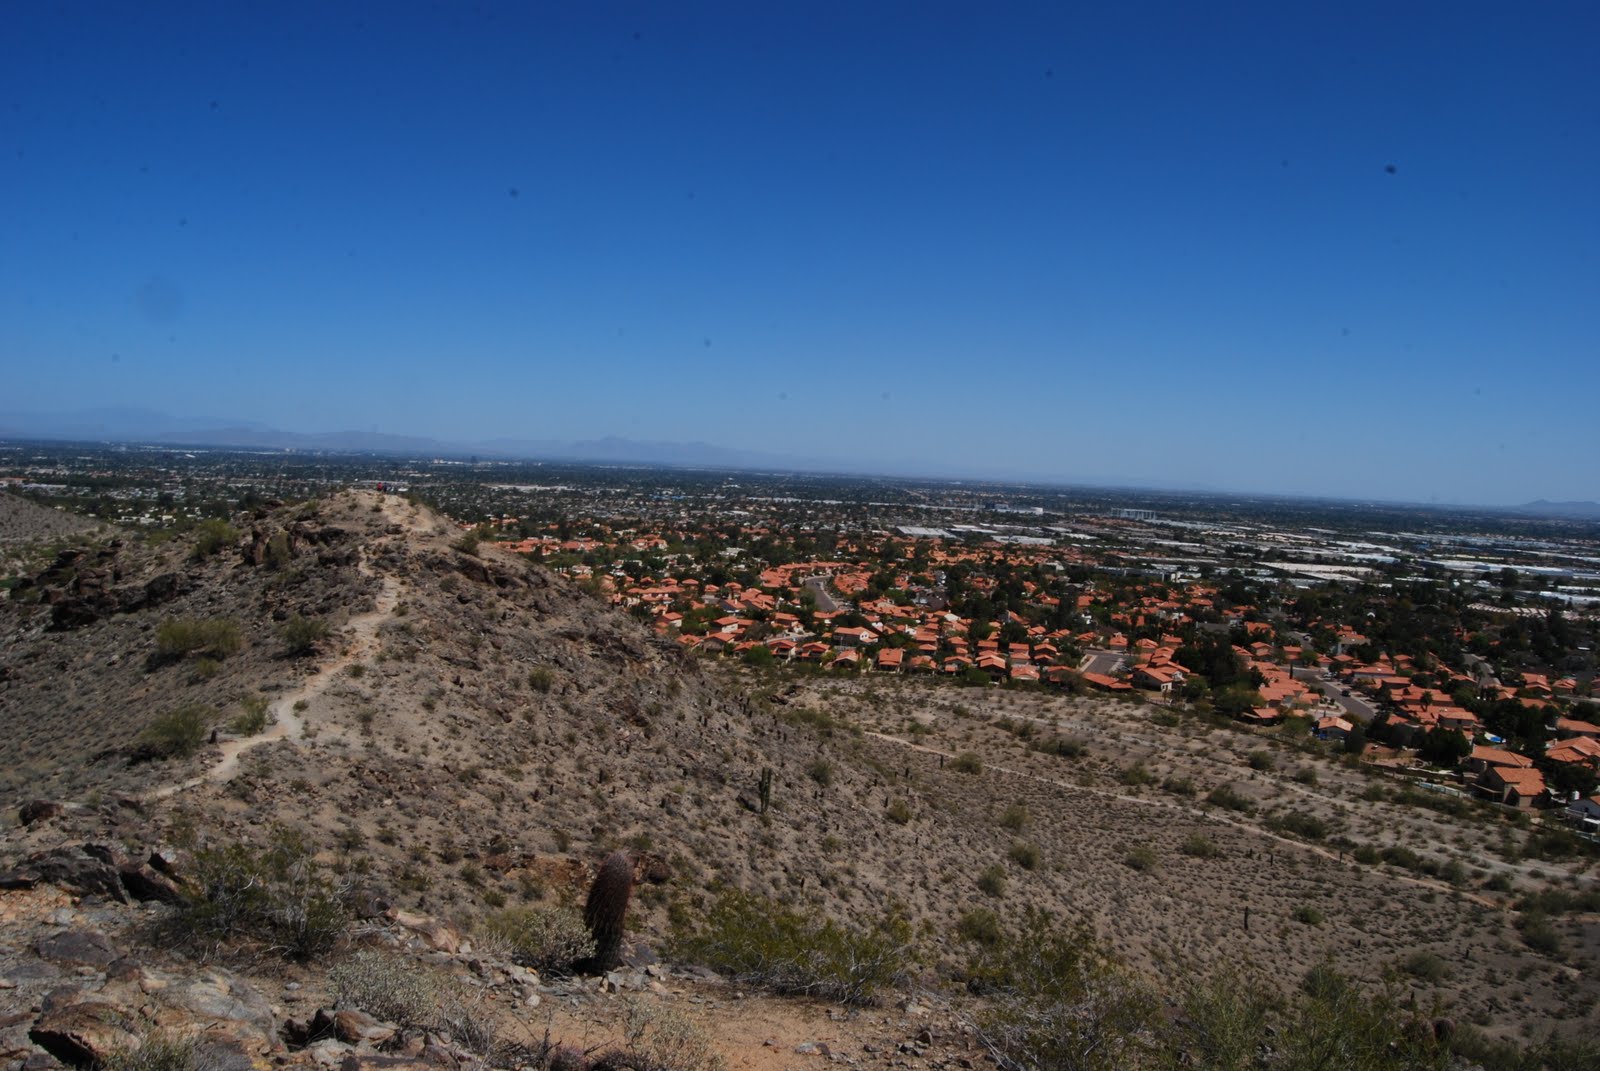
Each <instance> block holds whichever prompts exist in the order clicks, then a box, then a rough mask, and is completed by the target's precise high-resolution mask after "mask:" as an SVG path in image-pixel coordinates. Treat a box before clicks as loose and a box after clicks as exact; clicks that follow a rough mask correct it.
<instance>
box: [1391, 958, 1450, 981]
mask: <svg viewBox="0 0 1600 1071" xmlns="http://www.w3.org/2000/svg"><path fill="white" fill-rule="evenodd" d="M1400 969H1401V970H1403V971H1405V972H1406V973H1407V974H1409V975H1411V977H1413V978H1417V979H1420V980H1422V981H1424V982H1433V983H1435V984H1437V983H1439V982H1443V981H1447V980H1448V979H1449V978H1450V973H1451V971H1450V963H1449V961H1448V960H1446V959H1445V958H1444V957H1443V956H1440V955H1439V954H1438V953H1435V952H1425V951H1420V950H1419V951H1416V952H1413V953H1411V955H1409V956H1407V957H1406V958H1405V959H1404V960H1403V961H1401V963H1400Z"/></svg>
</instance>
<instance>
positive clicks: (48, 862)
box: [23, 845, 128, 904]
mask: <svg viewBox="0 0 1600 1071" xmlns="http://www.w3.org/2000/svg"><path fill="white" fill-rule="evenodd" d="M23 869H25V870H27V871H31V872H33V873H35V874H38V875H39V879H40V880H41V881H48V882H50V883H51V884H54V885H60V886H61V887H62V888H66V889H73V890H75V891H77V892H81V893H84V894H87V895H97V896H104V897H106V898H108V899H111V900H115V901H117V902H118V903H122V904H125V903H127V902H128V893H127V890H126V889H124V888H123V887H122V876H121V875H120V874H118V873H117V868H116V867H114V866H112V865H111V864H109V863H107V862H104V861H102V860H100V859H96V858H94V857H93V856H91V855H90V854H88V853H87V852H86V851H84V849H83V848H82V847H79V846H75V845H68V846H66V847H62V848H54V849H52V850H50V851H48V852H44V853H43V854H40V855H36V856H34V857H33V858H31V859H29V860H28V862H27V865H26V867H24V868H23Z"/></svg>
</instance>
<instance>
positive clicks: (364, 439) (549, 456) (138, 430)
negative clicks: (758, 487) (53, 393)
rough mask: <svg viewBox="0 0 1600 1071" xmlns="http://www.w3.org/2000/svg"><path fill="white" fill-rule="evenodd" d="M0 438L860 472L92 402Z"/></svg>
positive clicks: (777, 460)
mask: <svg viewBox="0 0 1600 1071" xmlns="http://www.w3.org/2000/svg"><path fill="white" fill-rule="evenodd" d="M0 438H13V439H47V440H64V441H84V442H139V443H154V444H160V445H170V446H220V447H236V448H243V449H251V450H309V451H319V450H320V451H328V452H333V453H371V454H429V455H433V456H436V457H471V456H477V457H485V458H508V459H510V458H515V459H523V458H527V459H531V460H541V461H588V462H601V463H610V464H650V465H674V466H680V467H689V468H723V469H764V470H770V469H776V470H780V471H796V472H801V471H818V470H820V471H825V472H865V471H866V470H865V469H863V468H862V467H861V466H860V465H859V464H851V463H847V462H843V461H840V460H839V459H836V458H816V457H810V458H808V457H792V456H788V455H784V454H775V453H767V452H764V451H760V450H740V449H734V448H730V447H725V446H716V445H713V444H711V443H705V442H688V443H682V442H640V441H637V440H633V439H622V438H618V437H616V436H607V437H605V438H600V439H580V440H573V441H566V440H560V439H490V440H485V441H483V442H449V441H445V440H442V439H433V438H428V437H426V436H418V435H391V434H386V433H383V432H369V431H333V432H318V433H314V434H308V433H304V432H294V431H282V430H280V429H277V428H273V427H269V426H267V425H265V424H259V423H252V422H244V421H228V420H205V419H193V418H188V419H186V418H181V417H173V416H169V415H167V414H165V413H158V412H154V411H152V410H147V409H93V410H85V411H82V412H76V413H0Z"/></svg>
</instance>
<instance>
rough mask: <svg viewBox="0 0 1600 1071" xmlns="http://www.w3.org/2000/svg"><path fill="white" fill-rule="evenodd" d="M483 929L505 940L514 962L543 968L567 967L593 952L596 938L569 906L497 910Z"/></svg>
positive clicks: (564, 968)
mask: <svg viewBox="0 0 1600 1071" xmlns="http://www.w3.org/2000/svg"><path fill="white" fill-rule="evenodd" d="M483 931H484V932H485V933H487V934H489V935H490V936H491V937H493V938H496V939H499V940H503V941H505V942H506V944H507V945H508V947H509V948H510V950H511V958H512V959H513V960H514V961H515V962H517V963H521V964H523V965H524V966H528V967H533V968H535V969H537V970H541V971H547V972H558V971H565V970H568V969H570V968H571V967H572V965H573V964H575V963H577V962H579V961H580V960H585V959H588V958H589V957H590V956H592V955H594V938H593V937H592V936H590V934H589V928H588V927H587V926H585V925H584V924H583V916H582V915H580V914H579V913H578V912H577V911H576V910H574V909H573V908H570V907H514V908H508V909H506V910H504V911H497V912H495V913H494V914H492V915H490V916H489V917H488V918H487V919H485V920H484V922H483Z"/></svg>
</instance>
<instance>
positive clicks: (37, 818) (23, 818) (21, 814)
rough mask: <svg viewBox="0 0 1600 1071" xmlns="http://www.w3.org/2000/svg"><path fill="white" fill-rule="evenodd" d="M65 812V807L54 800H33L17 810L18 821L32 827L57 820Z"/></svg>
mask: <svg viewBox="0 0 1600 1071" xmlns="http://www.w3.org/2000/svg"><path fill="white" fill-rule="evenodd" d="M65 810H66V808H65V807H63V806H61V804H59V803H57V802H55V801H54V800H32V801H30V802H28V803H24V804H23V805H22V806H21V807H20V808H18V809H17V821H19V822H21V823H22V824H23V825H25V826H31V825H33V824H34V823H35V822H42V821H44V820H45V819H47V818H55V817H57V816H58V815H60V814H62V813H63V812H64V811H65Z"/></svg>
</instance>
